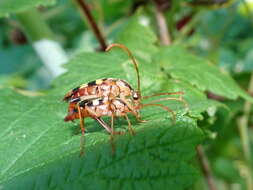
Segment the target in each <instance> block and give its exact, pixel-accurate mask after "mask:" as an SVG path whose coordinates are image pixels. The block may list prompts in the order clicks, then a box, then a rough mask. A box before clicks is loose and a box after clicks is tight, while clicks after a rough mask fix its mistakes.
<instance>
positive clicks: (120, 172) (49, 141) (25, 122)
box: [0, 89, 203, 190]
mask: <svg viewBox="0 0 253 190" xmlns="http://www.w3.org/2000/svg"><path fill="white" fill-rule="evenodd" d="M1 94H2V97H3V98H4V100H5V101H4V102H3V101H2V102H1V105H0V106H1V107H4V108H5V109H1V115H2V116H3V115H4V117H1V118H0V122H1V124H2V126H4V127H1V128H0V136H1V138H0V154H1V155H5V156H4V157H3V156H2V157H1V158H0V171H1V173H0V186H1V189H4V190H5V189H12V190H14V189H83V187H86V189H142V188H145V187H147V188H148V189H154V188H155V189H160V188H161V187H165V186H167V187H168V188H170V189H175V188H176V189H185V188H186V187H189V185H191V184H192V183H193V181H194V180H195V178H196V174H197V173H196V171H195V170H194V169H193V168H192V167H190V166H189V165H188V164H187V161H188V160H189V159H191V158H192V157H193V156H194V154H195V153H194V152H195V151H194V148H195V145H196V144H197V143H199V142H200V140H201V139H202V137H203V134H202V131H201V130H200V129H199V128H198V127H197V126H196V123H195V121H194V120H193V119H190V118H188V117H181V118H178V121H177V123H176V124H171V120H170V119H168V118H164V117H163V116H162V114H161V113H159V112H154V110H146V111H145V115H148V119H149V122H147V123H145V124H137V123H136V122H132V123H133V125H134V128H135V130H136V135H135V136H131V135H129V134H126V135H122V136H118V137H117V138H116V139H115V144H116V152H115V154H114V155H112V152H111V145H110V143H109V135H108V134H106V133H104V132H103V130H102V128H101V127H100V126H99V125H98V124H97V123H95V122H94V121H91V120H89V121H88V122H87V123H86V124H87V126H88V131H89V132H88V133H87V134H86V135H85V139H86V141H85V142H86V144H85V156H83V157H82V158H79V157H78V153H79V142H80V139H79V138H80V135H78V136H77V135H73V131H72V130H73V127H74V126H75V127H78V126H76V125H74V124H71V123H68V124H66V123H64V122H63V119H62V118H63V117H64V112H65V110H66V105H64V104H63V103H59V99H58V98H57V99H56V97H52V96H46V97H37V98H29V97H24V96H22V95H18V94H16V93H15V92H13V91H11V90H8V89H4V90H3V89H2V90H1ZM6 113H8V114H6ZM154 113H155V114H154ZM157 115H158V116H159V115H160V116H161V117H160V118H158V119H155V118H156V116H157ZM131 120H132V119H131ZM116 126H121V127H124V128H127V123H126V121H122V120H120V121H118V122H116ZM71 128H72V129H71ZM94 130H95V131H94ZM92 131H93V132H92Z"/></svg>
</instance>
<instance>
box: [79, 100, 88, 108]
mask: <svg viewBox="0 0 253 190" xmlns="http://www.w3.org/2000/svg"><path fill="white" fill-rule="evenodd" d="M88 101H89V100H83V101H81V102H80V103H79V105H80V107H85V104H86V103H87V102H88Z"/></svg>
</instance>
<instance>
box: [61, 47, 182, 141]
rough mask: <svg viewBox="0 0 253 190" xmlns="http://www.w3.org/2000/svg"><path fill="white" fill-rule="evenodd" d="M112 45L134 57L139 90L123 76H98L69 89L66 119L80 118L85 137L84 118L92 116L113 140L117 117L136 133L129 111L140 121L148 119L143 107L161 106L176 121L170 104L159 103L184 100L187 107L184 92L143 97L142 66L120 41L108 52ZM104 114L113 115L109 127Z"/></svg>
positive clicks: (66, 97)
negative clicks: (176, 96)
mask: <svg viewBox="0 0 253 190" xmlns="http://www.w3.org/2000/svg"><path fill="white" fill-rule="evenodd" d="M113 47H119V48H121V49H123V50H125V51H126V52H127V53H128V55H129V57H130V58H131V60H132V63H133V65H134V67H135V70H136V74H137V86H138V88H137V90H134V89H133V88H132V87H131V85H130V84H129V83H128V82H126V81H124V80H122V79H114V78H104V79H98V80H95V81H91V82H88V83H87V84H83V85H80V86H78V87H76V88H74V89H72V90H70V91H69V92H68V93H67V94H66V95H65V96H64V98H63V100H64V101H69V108H68V115H67V116H66V117H65V119H64V121H73V120H75V119H80V127H81V130H82V136H84V133H85V128H84V118H86V117H91V118H93V119H95V120H96V121H98V122H99V123H100V124H101V125H102V126H103V127H104V128H105V129H106V130H107V131H108V132H109V133H110V134H111V139H112V138H113V135H114V134H117V133H115V132H114V130H113V122H114V117H122V116H123V117H124V118H125V119H126V120H127V122H128V129H129V131H130V133H131V134H134V131H133V129H132V127H131V122H130V120H129V118H128V116H127V113H132V114H133V115H134V116H135V117H136V119H137V120H138V121H139V122H145V121H143V120H141V117H140V114H139V111H140V109H142V108H143V107H147V106H159V107H161V108H163V109H165V110H166V111H168V112H170V113H171V114H172V117H173V121H174V120H175V114H174V112H173V111H172V110H171V109H170V108H169V107H167V106H164V105H162V104H156V103H158V102H160V101H164V100H176V101H180V102H183V103H184V105H185V107H187V103H186V102H185V101H184V99H183V98H182V95H183V94H184V93H183V92H181V91H180V92H172V93H158V94H154V95H151V96H144V97H142V96H141V90H140V77H139V69H138V65H137V62H136V60H135V58H134V57H133V55H132V54H131V52H130V50H129V49H128V48H127V47H125V46H124V45H121V44H111V45H109V46H108V47H107V49H106V51H109V50H110V49H112V48H113ZM175 94H177V95H180V96H179V98H175V97H166V98H160V99H158V100H154V101H152V102H150V103H148V104H142V102H141V101H142V100H143V99H148V98H151V97H155V96H161V95H175ZM117 106H118V107H117ZM102 116H110V117H111V126H108V125H107V124H106V123H105V122H104V121H103V120H102V118H101V117H102Z"/></svg>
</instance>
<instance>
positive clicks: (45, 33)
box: [16, 8, 53, 42]
mask: <svg viewBox="0 0 253 190" xmlns="http://www.w3.org/2000/svg"><path fill="white" fill-rule="evenodd" d="M16 17H17V19H18V21H19V22H20V24H21V26H22V28H23V29H24V31H25V33H26V34H27V35H28V37H29V38H30V40H31V41H32V42H34V41H39V40H41V39H53V33H52V31H51V30H50V28H49V27H48V25H47V24H46V22H45V21H44V20H43V19H42V18H41V15H40V13H39V12H38V10H37V9H35V8H34V9H30V10H26V11H25V12H21V13H17V14H16Z"/></svg>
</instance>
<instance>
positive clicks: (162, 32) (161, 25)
mask: <svg viewBox="0 0 253 190" xmlns="http://www.w3.org/2000/svg"><path fill="white" fill-rule="evenodd" d="M154 3H155V17H156V20H157V25H158V29H159V36H160V40H161V43H162V44H163V45H170V44H171V36H170V33H169V30H168V25H167V22H166V19H165V16H164V15H163V12H162V10H161V9H160V8H159V5H157V1H155V0H154Z"/></svg>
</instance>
